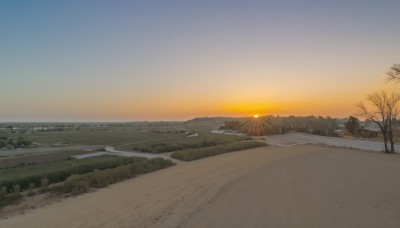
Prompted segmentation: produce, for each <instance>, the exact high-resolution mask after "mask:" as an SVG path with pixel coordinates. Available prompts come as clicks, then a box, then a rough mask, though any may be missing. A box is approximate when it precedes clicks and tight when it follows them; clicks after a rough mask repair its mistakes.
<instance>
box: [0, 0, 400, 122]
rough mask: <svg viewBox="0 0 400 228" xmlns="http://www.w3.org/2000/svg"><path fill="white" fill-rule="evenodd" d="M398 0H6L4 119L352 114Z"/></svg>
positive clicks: (395, 59)
mask: <svg viewBox="0 0 400 228" xmlns="http://www.w3.org/2000/svg"><path fill="white" fill-rule="evenodd" d="M399 8H400V2H399V1H379V2H373V1H332V2H329V3H327V2H324V3H322V2H321V1H318V2H317V1H294V0H292V1H279V2H278V1H263V2H261V1H197V2H194V1H190V2H183V1H182V2H178V1H151V2H150V1H143V2H139V1H67V2H56V1H1V2H0V29H1V30H0V31H1V35H0V78H1V87H0V107H1V108H0V122H4V121H7V122H8V121H89V120H90V121H135V120H163V119H165V120H185V119H190V118H193V117H200V116H253V115H255V114H258V115H260V116H263V115H282V116H285V115H322V116H331V117H345V116H348V115H352V114H354V113H355V107H354V104H355V103H356V102H357V101H359V100H362V99H364V97H365V95H366V94H367V93H370V92H372V91H375V90H377V89H379V88H382V87H387V86H388V85H387V84H386V83H385V80H384V79H385V75H384V74H385V72H386V71H387V70H388V69H389V68H390V66H391V65H393V64H395V63H400V56H399V53H400V45H399V44H398V41H399V40H400V30H399V29H397V28H398V22H399V21H400V14H399V13H398V12H397V11H398V9H399Z"/></svg>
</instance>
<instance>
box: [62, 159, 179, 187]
mask: <svg viewBox="0 0 400 228" xmlns="http://www.w3.org/2000/svg"><path fill="white" fill-rule="evenodd" d="M173 164H174V163H173V162H171V161H170V160H166V159H163V158H153V159H149V160H143V161H140V162H137V163H133V164H129V165H124V166H120V167H116V168H113V169H105V170H96V171H94V172H91V173H87V174H82V175H77V174H75V175H71V176H70V177H68V178H67V180H66V181H65V182H64V185H63V186H62V191H63V192H65V193H71V194H80V193H84V192H87V191H88V190H89V189H90V188H91V187H95V188H102V187H106V186H108V185H110V184H113V183H116V182H119V181H122V180H125V179H128V178H131V177H135V176H136V175H139V174H144V173H148V172H152V171H155V170H159V169H163V168H167V167H169V166H172V165H173Z"/></svg>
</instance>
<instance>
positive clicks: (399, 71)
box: [386, 64, 400, 82]
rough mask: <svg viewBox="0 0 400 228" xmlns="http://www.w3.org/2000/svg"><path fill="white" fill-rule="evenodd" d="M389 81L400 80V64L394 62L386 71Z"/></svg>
mask: <svg viewBox="0 0 400 228" xmlns="http://www.w3.org/2000/svg"><path fill="white" fill-rule="evenodd" d="M386 74H387V76H388V79H389V81H396V82H399V81H400V64H394V65H393V66H392V67H391V68H390V70H389V71H388V72H387V73H386Z"/></svg>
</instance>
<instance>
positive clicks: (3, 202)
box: [0, 194, 22, 209]
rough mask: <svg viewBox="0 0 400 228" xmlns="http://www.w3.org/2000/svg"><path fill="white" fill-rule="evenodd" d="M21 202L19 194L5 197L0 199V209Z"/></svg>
mask: <svg viewBox="0 0 400 228" xmlns="http://www.w3.org/2000/svg"><path fill="white" fill-rule="evenodd" d="M21 200H22V196H21V195H20V194H11V195H9V196H5V197H4V198H2V199H0V209H1V208H3V207H5V206H7V205H10V204H18V203H19V202H20V201H21Z"/></svg>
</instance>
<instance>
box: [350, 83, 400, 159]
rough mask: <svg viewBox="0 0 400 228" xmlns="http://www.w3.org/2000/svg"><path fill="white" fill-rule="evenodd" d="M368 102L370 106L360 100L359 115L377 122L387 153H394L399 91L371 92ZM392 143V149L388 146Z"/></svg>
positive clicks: (399, 100) (399, 99) (397, 125)
mask: <svg viewBox="0 0 400 228" xmlns="http://www.w3.org/2000/svg"><path fill="white" fill-rule="evenodd" d="M366 100H367V102H368V103H369V104H370V106H368V107H367V105H366V104H365V103H364V102H359V103H358V104H357V107H358V108H359V111H360V112H359V115H361V116H364V117H366V118H367V119H368V120H371V121H373V122H374V123H376V124H377V125H378V126H379V128H380V130H381V132H382V135H383V141H384V144H385V152H386V153H394V152H395V151H394V144H395V143H396V140H397V137H396V135H398V127H399V124H398V123H399V121H398V119H399V118H398V117H399V107H398V105H399V102H400V95H399V94H398V93H395V92H392V93H389V92H387V91H384V90H382V91H380V92H375V93H372V94H369V95H368V96H367V99H366ZM388 142H389V143H390V150H389V147H388Z"/></svg>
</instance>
